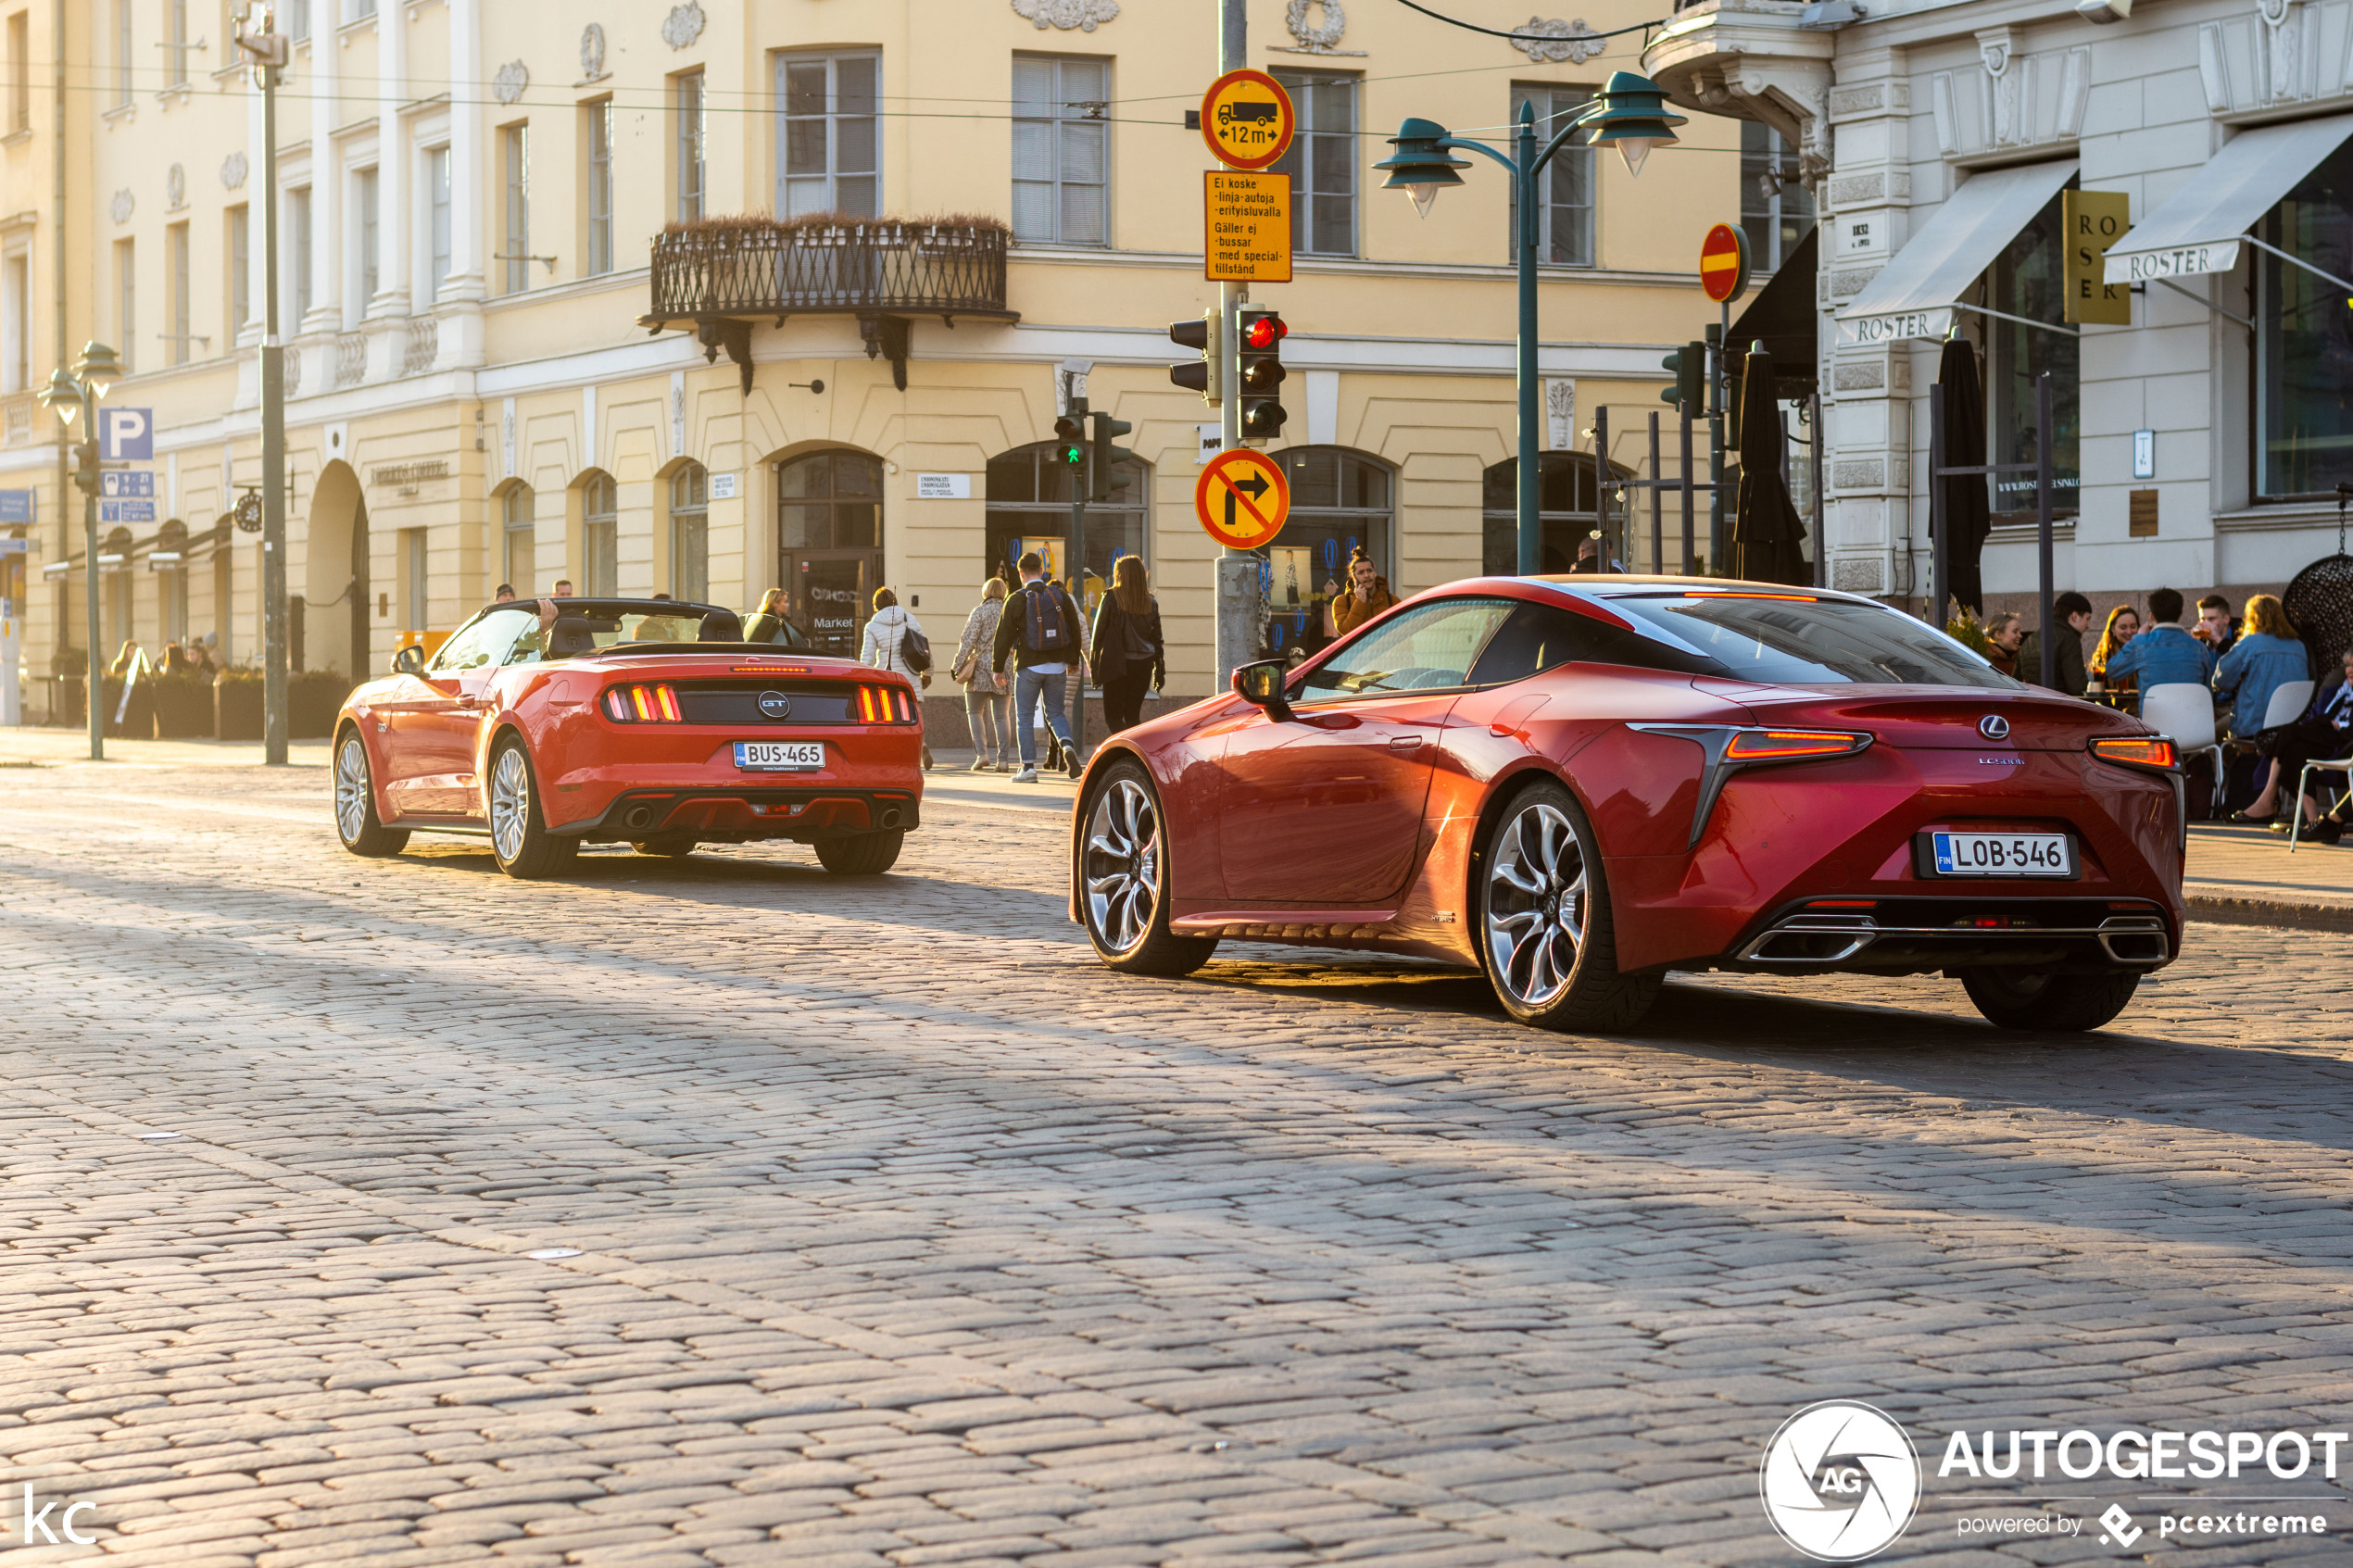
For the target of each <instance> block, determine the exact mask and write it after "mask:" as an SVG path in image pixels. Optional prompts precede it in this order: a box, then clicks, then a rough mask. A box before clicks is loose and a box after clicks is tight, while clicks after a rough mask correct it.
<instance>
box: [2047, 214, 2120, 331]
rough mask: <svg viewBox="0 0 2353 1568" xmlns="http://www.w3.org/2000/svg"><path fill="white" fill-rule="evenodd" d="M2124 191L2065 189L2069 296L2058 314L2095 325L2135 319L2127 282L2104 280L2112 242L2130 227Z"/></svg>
mask: <svg viewBox="0 0 2353 1568" xmlns="http://www.w3.org/2000/svg"><path fill="white" fill-rule="evenodd" d="M2129 205H2130V198H2129V197H2128V196H2127V195H2126V194H2124V193H2123V192H2122V191H2061V192H2060V193H2059V223H2060V226H2061V227H2062V228H2064V229H2065V230H2066V231H2067V298H2066V300H2065V302H2064V305H2063V307H2062V308H2061V310H2060V311H2059V318H2060V320H2067V321H2090V322H2093V323H2095V324H2096V325H2101V326H2110V327H2129V326H2131V325H2132V324H2133V295H2132V285H2131V284H2129V283H2111V282H2107V281H2106V278H2105V275H2104V274H2105V270H2106V268H2107V261H2106V259H2105V258H2106V257H2107V255H2108V246H2110V245H2114V244H2115V243H2116V242H2117V241H2118V240H2120V239H2121V238H2122V237H2123V235H2124V231H2125V230H2126V229H2128V228H2130V227H2131V223H2130V221H2129V220H2128V218H2127V216H2126V213H2127V209H2128V207H2129Z"/></svg>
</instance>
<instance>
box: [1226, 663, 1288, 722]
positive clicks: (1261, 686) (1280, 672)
mask: <svg viewBox="0 0 2353 1568" xmlns="http://www.w3.org/2000/svg"><path fill="white" fill-rule="evenodd" d="M1289 680H1290V660H1288V659H1260V660H1259V661H1258V662H1257V663H1255V664H1245V665H1242V666H1241V667H1240V668H1239V669H1237V670H1236V671H1234V690H1235V692H1236V693H1237V694H1238V695H1239V696H1241V698H1242V700H1244V701H1245V702H1252V703H1255V704H1257V705H1258V706H1259V707H1261V708H1263V709H1265V710H1266V716H1267V717H1268V718H1270V719H1288V718H1290V703H1288V702H1285V701H1284V700H1283V687H1284V684H1286V683H1287V682H1288V681H1289Z"/></svg>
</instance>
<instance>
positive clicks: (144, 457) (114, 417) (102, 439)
mask: <svg viewBox="0 0 2353 1568" xmlns="http://www.w3.org/2000/svg"><path fill="white" fill-rule="evenodd" d="M98 456H99V458H101V459H102V460H104V461H106V462H109V463H151V462H154V461H155V458H156V411H155V410H154V409H153V408H101V409H99V410H98Z"/></svg>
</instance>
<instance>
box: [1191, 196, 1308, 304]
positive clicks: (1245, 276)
mask: <svg viewBox="0 0 2353 1568" xmlns="http://www.w3.org/2000/svg"><path fill="white" fill-rule="evenodd" d="M1201 179H1202V203H1201V207H1202V240H1201V264H1202V277H1204V278H1207V279H1208V280H1209V281H1210V282H1218V283H1288V282H1290V175H1288V174H1252V173H1249V172H1246V171H1243V170H1239V169H1203V170H1202V176H1201Z"/></svg>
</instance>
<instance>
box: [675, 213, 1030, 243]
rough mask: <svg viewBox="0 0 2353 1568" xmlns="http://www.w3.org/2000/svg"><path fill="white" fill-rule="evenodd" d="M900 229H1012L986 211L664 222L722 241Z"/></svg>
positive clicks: (919, 232) (728, 216)
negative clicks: (914, 215)
mask: <svg viewBox="0 0 2353 1568" xmlns="http://www.w3.org/2000/svg"><path fill="white" fill-rule="evenodd" d="M877 229H883V230H898V231H900V232H903V233H907V234H909V235H911V236H914V237H916V238H917V242H918V243H921V242H922V240H923V239H924V238H928V237H931V235H933V234H935V233H937V232H940V231H947V232H954V233H958V234H966V233H974V232H984V233H995V234H1000V235H1002V236H1004V237H1005V238H1007V239H1010V238H1012V237H1013V228H1012V226H1011V225H1009V224H1007V223H1006V222H1005V221H1004V220H1002V219H1000V218H991V217H988V215H986V214H983V213H971V212H946V213H938V214H935V215H933V216H930V217H925V218H862V217H857V216H854V215H852V214H849V213H845V212H804V213H802V214H801V215H800V216H799V217H797V218H778V217H776V216H774V214H771V213H765V212H730V213H719V214H714V215H713V216H711V217H709V218H697V219H693V220H681V221H674V222H670V223H665V224H663V225H662V230H661V232H662V233H663V235H664V236H665V237H667V236H669V235H673V234H694V235H698V236H701V235H708V236H710V237H711V239H712V240H714V241H717V242H719V243H722V244H725V243H730V242H732V243H736V244H741V243H743V242H745V241H756V240H761V239H765V238H767V237H769V236H771V235H775V236H779V237H783V236H791V235H799V234H817V233H827V232H846V231H856V230H868V231H872V230H877Z"/></svg>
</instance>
